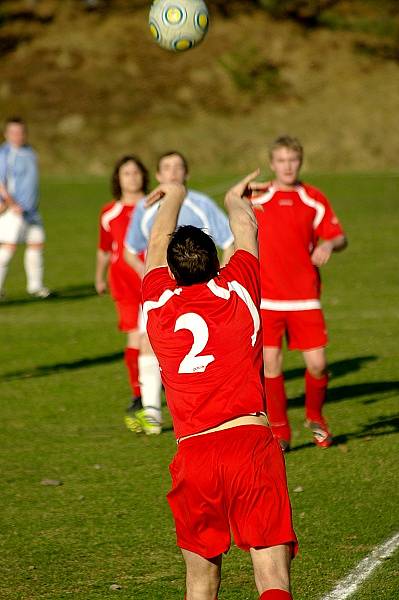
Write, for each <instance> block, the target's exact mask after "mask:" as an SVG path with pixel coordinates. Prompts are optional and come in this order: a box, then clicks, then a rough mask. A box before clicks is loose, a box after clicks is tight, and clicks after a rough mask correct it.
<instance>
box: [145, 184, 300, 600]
mask: <svg viewBox="0 0 399 600" xmlns="http://www.w3.org/2000/svg"><path fill="white" fill-rule="evenodd" d="M257 173H258V172H256V173H253V174H252V175H250V176H248V177H247V178H246V179H244V180H243V181H242V182H240V183H239V184H237V185H236V186H235V187H234V188H232V189H231V190H230V191H229V192H228V193H227V195H226V199H225V205H226V208H227V212H228V215H229V221H230V227H231V230H232V232H233V236H234V243H235V249H236V250H235V253H234V254H233V256H232V257H231V259H230V261H229V263H228V264H227V266H225V267H223V268H220V265H219V260H218V255H217V251H216V246H215V244H214V242H213V240H212V239H211V238H210V237H209V236H208V235H207V234H206V233H205V232H204V231H202V230H201V229H198V228H196V227H193V226H191V225H186V226H182V227H179V228H178V229H177V230H176V231H174V230H175V227H176V223H177V217H178V213H179V210H180V207H181V205H182V203H183V200H184V197H185V193H186V192H185V189H184V187H183V186H182V185H180V184H178V183H170V184H161V185H160V186H159V187H158V188H157V189H156V190H155V191H154V192H153V193H152V194H150V196H149V198H148V200H147V202H148V203H149V204H151V203H152V202H155V201H157V200H159V198H160V197H163V200H162V202H161V206H160V208H159V211H158V213H157V217H156V220H155V223H154V226H153V228H152V231H151V236H150V241H149V246H148V253H147V258H146V266H145V273H146V274H145V277H144V280H143V288H142V293H143V315H144V321H145V322H146V326H147V331H148V335H149V339H150V342H151V345H152V347H153V349H154V351H155V354H156V356H157V358H158V361H159V364H160V368H161V373H162V381H163V384H164V386H165V392H166V399H167V403H168V406H169V409H170V412H171V415H172V418H173V425H174V430H175V435H176V437H177V441H178V450H177V453H176V455H175V457H174V459H173V461H172V464H171V465H170V472H171V476H172V490H171V491H170V492H169V494H168V501H169V504H170V507H171V510H172V513H173V516H174V519H175V524H176V534H177V543H178V546H179V547H180V548H181V550H182V553H183V557H184V560H185V563H186V569H187V577H186V586H187V595H186V598H187V600H215V598H216V597H217V593H218V590H219V586H220V576H221V563H222V555H223V553H225V552H227V550H228V549H229V547H230V543H231V542H230V532H232V533H233V536H234V540H235V542H236V544H237V545H238V546H239V547H240V548H242V549H243V550H246V551H249V552H250V554H251V558H252V562H253V567H254V575H255V582H256V585H257V588H258V591H259V594H260V597H261V598H262V599H263V600H289V599H291V598H292V596H291V594H290V592H289V589H290V583H289V565H290V560H291V557H292V556H293V555H294V554H295V552H296V548H297V542H296V537H295V533H294V531H293V529H292V520H291V508H290V501H289V497H288V491H287V484H286V476H285V466H284V459H283V456H282V452H281V449H280V447H279V444H278V442H277V440H276V439H275V438H274V437H273V435H272V433H271V430H270V428H269V427H268V425H267V419H266V415H265V395H264V387H263V374H262V331H261V321H260V315H259V303H260V273H259V261H258V247H257V225H256V219H255V216H254V214H253V211H252V208H251V206H250V204H249V203H248V202H247V201H246V200H244V199H243V198H242V195H243V192H244V190H245V189H246V186H247V184H248V182H249V181H251V179H252V178H253V177H254V176H256V175H257ZM173 231H174V233H172V232H173Z"/></svg>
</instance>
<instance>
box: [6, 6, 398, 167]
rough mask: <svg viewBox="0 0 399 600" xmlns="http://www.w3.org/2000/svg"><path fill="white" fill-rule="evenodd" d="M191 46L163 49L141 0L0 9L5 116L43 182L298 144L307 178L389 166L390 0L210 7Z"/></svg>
mask: <svg viewBox="0 0 399 600" xmlns="http://www.w3.org/2000/svg"><path fill="white" fill-rule="evenodd" d="M207 4H208V7H209V10H210V14H211V25H210V29H209V32H208V35H207V37H206V39H205V41H204V42H203V44H202V45H200V46H199V47H198V48H197V49H195V50H192V51H189V52H187V53H185V54H182V55H175V54H171V53H168V52H166V51H165V50H162V49H160V48H158V47H157V46H156V45H155V43H154V42H153V41H152V40H151V38H150V34H149V32H148V27H147V14H148V10H149V6H150V2H147V1H144V0H130V1H127V0H86V1H85V0H58V1H57V0H12V1H3V2H0V116H1V117H6V116H8V115H10V114H19V115H22V116H23V117H25V118H26V119H27V121H28V122H29V125H30V135H31V141H32V143H33V144H34V145H35V147H36V148H37V149H38V150H39V152H40V157H41V164H42V169H43V171H44V172H46V173H72V174H82V173H92V174H104V173H108V172H109V170H110V165H112V163H113V162H114V160H115V158H116V157H117V156H119V155H120V154H122V153H124V152H126V151H129V152H131V151H134V152H136V153H138V154H140V155H141V156H142V157H143V159H144V160H146V161H148V162H149V164H152V163H153V160H154V157H155V156H156V155H157V154H158V153H159V152H161V151H163V150H165V149H169V148H172V147H176V148H179V149H181V150H182V151H183V152H185V153H187V155H188V157H189V159H190V162H191V163H192V165H193V168H195V169H196V170H197V171H198V172H209V171H216V170H218V169H220V168H222V169H224V170H225V171H233V170H236V169H246V168H248V167H252V166H253V165H254V163H256V162H257V161H261V160H262V161H263V160H264V158H265V147H266V145H267V143H268V142H269V141H270V139H271V138H273V137H274V136H275V135H277V134H279V133H282V132H290V133H293V134H296V135H298V136H299V137H300V138H301V139H302V140H303V142H304V144H305V147H306V155H307V162H306V165H305V166H306V168H310V169H312V170H313V171H315V170H316V171H317V170H318V171H330V172H334V171H344V170H345V171H367V172H370V171H395V170H397V169H398V156H399V125H398V108H399V3H398V2H397V1H396V0H363V1H361V0H352V1H349V0H347V1H345V0H320V1H316V0H247V1H246V2H244V1H242V2H240V1H239V0H232V1H230V2H223V1H221V0H208V3H207Z"/></svg>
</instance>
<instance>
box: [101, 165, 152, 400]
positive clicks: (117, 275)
mask: <svg viewBox="0 0 399 600" xmlns="http://www.w3.org/2000/svg"><path fill="white" fill-rule="evenodd" d="M111 181H112V193H113V196H114V200H113V201H112V202H110V203H109V204H106V205H105V206H104V207H103V208H102V210H101V215H100V235H99V243H98V249H97V264H96V276H95V287H96V290H97V293H98V294H100V295H101V294H103V293H104V292H105V291H106V289H107V283H106V273H107V271H109V273H108V275H109V286H110V290H111V294H112V297H113V299H114V301H115V306H116V309H117V313H118V316H119V324H118V325H119V329H120V330H121V331H123V332H125V333H126V334H127V341H126V348H125V364H126V367H127V370H128V373H129V380H130V386H131V391H132V402H131V406H130V407H129V409H132V410H137V408H139V407H140V385H139V377H138V355H139V346H140V332H139V327H138V320H139V310H140V304H141V279H140V277H139V276H138V275H137V273H136V272H135V271H133V270H132V269H131V268H130V267H129V265H128V264H127V263H126V262H125V260H124V258H123V249H124V246H123V242H124V239H125V235H126V229H127V227H128V225H129V221H130V218H131V216H132V214H133V211H134V208H135V206H136V204H137V202H138V201H139V200H140V199H141V198H142V197H143V196H144V194H145V193H146V191H147V185H148V171H147V169H146V168H145V166H144V165H143V163H142V162H141V161H140V160H139V159H138V158H137V157H136V156H130V155H129V156H124V157H123V158H121V159H120V160H118V162H117V163H116V165H115V167H114V171H113V174H112V180H111Z"/></svg>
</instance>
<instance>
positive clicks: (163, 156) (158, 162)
mask: <svg viewBox="0 0 399 600" xmlns="http://www.w3.org/2000/svg"><path fill="white" fill-rule="evenodd" d="M175 155H176V156H179V158H181V160H182V163H183V166H184V170H185V171H186V174H187V173H188V162H187V159H186V157H185V156H183V154H182V153H181V152H178V151H177V150H170V151H169V152H164V153H163V154H161V155H160V156H158V160H157V171H158V172H159V167H160V165H161V161H162V160H163V159H164V158H167V157H168V156H175Z"/></svg>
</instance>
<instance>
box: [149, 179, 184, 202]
mask: <svg viewBox="0 0 399 600" xmlns="http://www.w3.org/2000/svg"><path fill="white" fill-rule="evenodd" d="M186 193H187V192H186V188H185V187H184V185H181V184H180V183H160V184H159V185H158V186H157V187H156V188H155V189H154V190H152V192H150V193H149V194H148V196H147V198H146V201H145V205H146V207H147V208H148V207H149V206H152V205H153V204H155V203H156V202H158V201H159V200H161V198H163V197H164V196H168V197H175V198H176V199H178V200H181V201H182V202H183V200H184V198H185V197H186Z"/></svg>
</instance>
